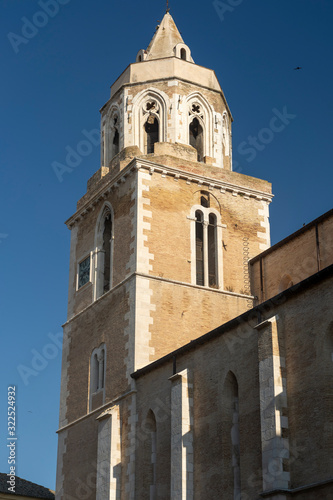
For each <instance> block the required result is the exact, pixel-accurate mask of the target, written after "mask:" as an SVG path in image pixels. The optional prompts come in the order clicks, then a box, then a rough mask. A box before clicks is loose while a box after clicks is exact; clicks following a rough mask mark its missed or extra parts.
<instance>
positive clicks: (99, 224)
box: [56, 12, 272, 500]
mask: <svg viewBox="0 0 333 500" xmlns="http://www.w3.org/2000/svg"><path fill="white" fill-rule="evenodd" d="M231 124H232V116H231V112H230V109H229V107H228V104H227V102H226V99H225V97H224V94H223V92H222V89H221V87H220V84H219V82H218V80H217V78H216V75H215V73H214V71H212V70H210V69H207V68H204V67H202V66H199V65H196V64H195V63H194V61H193V59H192V55H191V51H190V48H189V47H188V46H187V45H186V44H185V43H184V41H183V39H182V37H181V35H180V33H179V31H178V29H177V27H176V25H175V23H174V20H173V18H172V16H171V15H170V13H169V12H167V13H166V14H165V16H164V18H163V20H162V22H161V24H160V25H159V26H158V27H157V28H156V31H155V34H154V36H153V38H152V41H151V43H150V44H149V46H148V48H147V49H146V50H140V51H139V52H138V54H137V56H136V62H134V63H132V64H130V65H129V66H128V67H127V68H126V69H125V71H124V72H123V73H122V74H121V75H120V77H119V78H118V79H117V80H116V82H115V83H114V84H113V85H112V87H111V96H110V99H109V100H108V101H107V103H106V104H105V105H104V106H103V107H102V109H101V166H100V169H99V170H98V171H97V172H96V173H95V174H94V175H93V176H92V177H91V179H89V181H88V185H87V192H86V194H85V195H84V196H83V197H82V198H81V199H80V200H79V201H78V203H77V210H76V212H75V214H74V215H73V216H72V217H70V218H69V219H68V221H67V222H66V224H67V226H68V228H69V229H70V230H71V249H70V275H69V300H68V317H67V321H66V323H65V325H64V346H63V361H62V380H61V402H60V423H59V431H58V433H59V446H58V469H57V493H56V498H57V500H60V499H67V498H72V499H76V498H81V497H82V498H83V497H84V498H87V499H95V498H97V499H100V500H108V499H110V500H111V499H118V500H119V499H121V500H123V499H124V500H125V499H126V500H127V499H135V498H136V494H135V491H136V487H135V484H136V483H135V481H136V470H137V464H136V442H137V441H136V436H137V433H138V428H137V423H136V422H137V418H136V397H137V396H136V389H135V380H134V379H133V378H132V377H131V374H132V373H133V372H135V371H136V370H138V369H140V368H142V367H144V366H145V365H147V364H149V363H152V362H154V361H156V360H157V359H159V358H161V357H163V356H164V355H166V354H167V353H169V352H171V351H173V350H175V349H177V348H179V347H181V346H183V345H184V344H186V343H188V342H190V341H191V340H193V339H195V338H197V337H199V336H201V335H203V334H204V333H206V332H208V331H210V330H212V329H214V328H216V327H217V326H219V325H221V324H222V323H225V322H227V321H229V320H231V319H232V318H235V317H236V316H238V315H239V314H241V313H243V312H244V311H246V310H247V309H249V308H251V307H252V306H253V301H254V297H252V296H251V295H250V286H249V272H248V260H249V259H250V258H252V257H254V256H255V255H257V254H258V253H260V252H261V251H262V250H264V249H266V248H268V246H269V245H270V236H269V219H268V206H269V203H270V201H271V199H272V194H271V186H270V184H269V183H268V182H266V181H263V180H260V179H255V178H253V177H249V176H245V175H243V174H240V173H237V172H233V171H232V145H231ZM152 498H155V497H152Z"/></svg>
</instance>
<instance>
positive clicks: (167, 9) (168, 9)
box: [166, 0, 170, 13]
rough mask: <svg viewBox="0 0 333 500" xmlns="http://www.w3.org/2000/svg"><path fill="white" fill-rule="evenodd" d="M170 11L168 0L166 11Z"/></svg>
mask: <svg viewBox="0 0 333 500" xmlns="http://www.w3.org/2000/svg"><path fill="white" fill-rule="evenodd" d="M168 12H170V8H169V0H167V3H166V13H168Z"/></svg>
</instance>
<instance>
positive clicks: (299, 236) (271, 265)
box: [250, 211, 333, 301]
mask: <svg viewBox="0 0 333 500" xmlns="http://www.w3.org/2000/svg"><path fill="white" fill-rule="evenodd" d="M315 224H316V221H313V222H311V223H310V224H309V225H308V226H306V227H304V228H302V229H300V230H299V231H297V232H296V233H294V234H293V235H291V236H290V237H287V238H286V239H285V240H282V242H280V243H278V244H277V245H275V246H274V247H272V248H271V249H269V250H268V251H267V252H264V253H263V254H262V256H260V258H261V261H262V283H263V293H262V291H261V283H260V258H259V256H258V257H257V258H254V259H253V260H252V262H251V263H250V272H251V285H252V293H253V295H256V296H258V297H259V300H261V301H263V300H267V299H269V298H270V297H273V296H274V295H276V294H278V293H280V292H281V291H283V290H285V289H286V288H289V287H290V286H292V285H293V284H296V283H299V282H300V281H302V280H303V279H305V278H307V277H308V276H311V275H312V274H315V273H316V272H318V271H319V270H320V269H324V268H325V267H327V266H329V265H330V264H332V263H333V212H332V211H331V212H328V213H327V214H324V215H323V216H321V217H319V218H318V219H317V226H318V245H319V255H318V254H317V236H316V225H315ZM318 259H319V263H318Z"/></svg>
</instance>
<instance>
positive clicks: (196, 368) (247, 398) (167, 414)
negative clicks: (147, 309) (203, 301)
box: [137, 326, 261, 500]
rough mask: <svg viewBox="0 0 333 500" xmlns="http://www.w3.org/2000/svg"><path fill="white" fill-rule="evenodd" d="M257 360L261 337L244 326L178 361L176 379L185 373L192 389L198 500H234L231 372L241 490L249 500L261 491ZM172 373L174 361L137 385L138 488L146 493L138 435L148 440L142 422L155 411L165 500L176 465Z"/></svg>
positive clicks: (158, 465) (160, 481) (195, 477)
mask: <svg viewBox="0 0 333 500" xmlns="http://www.w3.org/2000/svg"><path fill="white" fill-rule="evenodd" d="M245 328H246V333H245ZM233 336H234V338H233ZM244 336H245V337H246V341H244ZM240 356H241V362H240ZM257 359H258V352H257V333H256V332H255V331H254V330H253V329H252V328H249V327H246V326H245V327H244V326H241V327H240V329H239V330H237V329H236V331H235V332H230V333H228V334H226V335H225V336H222V337H219V338H218V339H215V340H212V341H210V342H207V343H203V344H202V345H201V346H200V347H198V348H197V349H195V350H191V351H190V352H188V353H186V354H182V355H177V360H176V363H177V373H179V372H182V371H183V370H186V369H187V371H188V372H189V373H190V374H191V381H192V383H193V409H192V412H193V420H192V426H191V429H192V430H191V432H192V433H193V450H194V457H193V471H194V478H193V480H194V496H193V498H194V499H198V500H199V499H202V498H204V497H205V498H224V497H225V498H233V484H232V483H231V482H230V481H229V469H230V470H232V465H231V456H228V452H227V448H229V438H230V440H231V436H230V435H229V434H228V432H226V431H225V429H224V426H223V418H224V417H223V412H224V406H225V405H226V404H227V403H226V398H227V397H228V396H227V394H226V392H225V381H226V377H227V374H228V373H229V372H230V371H232V372H233V373H234V375H235V377H236V379H237V382H238V387H239V415H240V416H239V418H240V451H241V464H240V466H241V484H242V487H243V488H244V492H246V493H247V495H248V496H247V497H245V498H248V499H250V498H254V496H255V493H257V491H258V483H259V484H261V443H260V411H259V388H258V376H259V375H258V363H257ZM172 370H173V363H172V359H171V360H170V361H168V362H167V363H165V364H163V366H160V367H157V368H156V369H154V370H153V371H152V372H151V373H147V374H146V375H143V376H142V377H140V378H139V379H138V380H137V390H138V393H137V397H138V422H139V423H138V442H137V478H138V479H137V484H138V486H139V487H141V488H143V487H144V485H143V480H141V479H140V476H141V472H140V471H141V467H143V465H142V460H143V452H142V446H141V443H140V435H142V436H143V437H142V438H144V435H145V433H144V428H145V427H144V426H145V424H144V418H145V415H147V413H148V411H149V409H152V410H153V411H154V413H155V415H156V421H157V450H160V454H159V453H158V451H157V458H156V460H157V471H158V473H157V484H158V485H160V484H161V485H162V487H163V493H161V496H158V498H161V499H163V500H164V499H165V500H166V499H169V498H171V497H170V489H169V488H170V481H171V477H170V470H171V467H172V465H171V457H170V455H169V453H170V451H169V450H170V443H171V442H172V439H173V438H172V435H171V433H172V426H171V407H170V397H171V387H172V381H171V380H170V377H171V376H172ZM140 433H141V434H140ZM224 433H225V434H226V435H224ZM230 448H231V444H230ZM223 450H224V451H223ZM189 470H191V469H189ZM178 472H179V471H178ZM164 492H165V493H164ZM139 498H144V496H139ZM190 498H192V497H190Z"/></svg>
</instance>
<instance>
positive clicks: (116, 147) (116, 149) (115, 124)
mask: <svg viewBox="0 0 333 500" xmlns="http://www.w3.org/2000/svg"><path fill="white" fill-rule="evenodd" d="M112 132H113V137H112V145H111V148H112V151H111V158H113V157H114V156H116V155H117V154H118V153H119V131H118V117H116V118H114V119H113V131H112Z"/></svg>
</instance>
